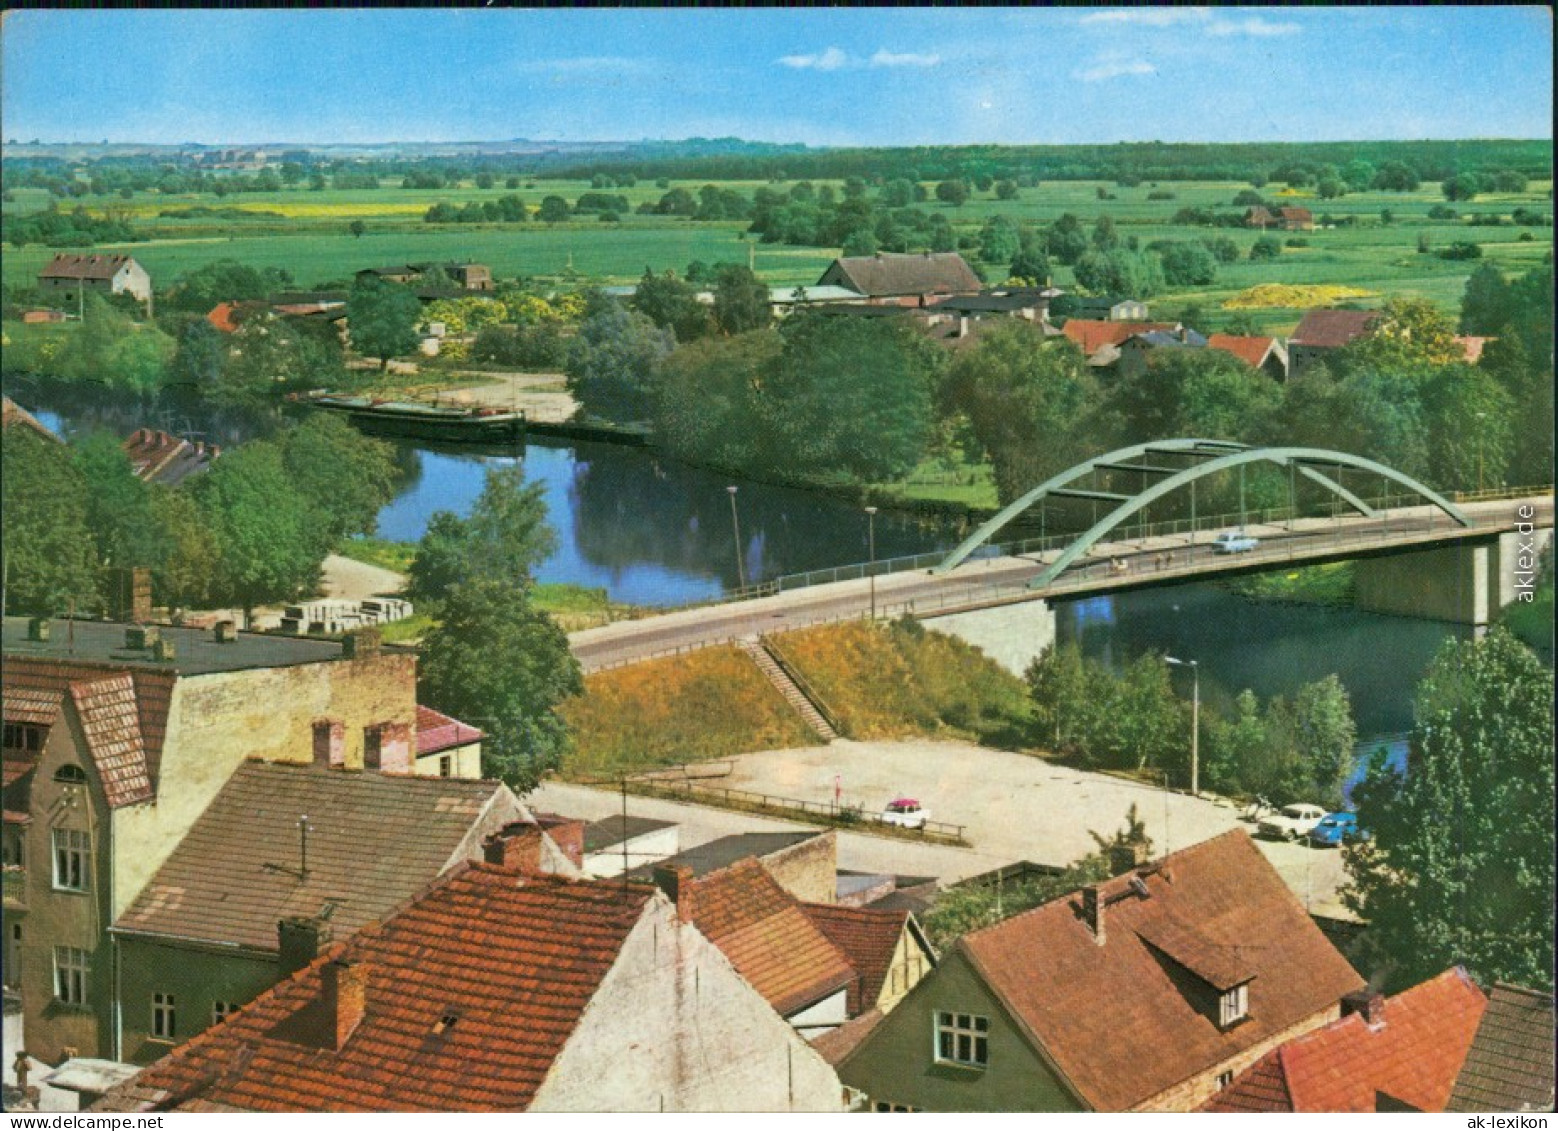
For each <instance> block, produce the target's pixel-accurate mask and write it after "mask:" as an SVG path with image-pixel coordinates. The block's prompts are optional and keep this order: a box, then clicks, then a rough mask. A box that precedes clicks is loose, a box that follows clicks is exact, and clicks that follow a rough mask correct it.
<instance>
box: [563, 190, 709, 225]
mask: <svg viewBox="0 0 1558 1131" xmlns="http://www.w3.org/2000/svg"><path fill="white" fill-rule="evenodd" d="M689 199H690V197H689ZM568 215H569V208H568V202H567V201H566V200H564V199H563V198H562V197H560V196H548V197H543V198H542V200H541V211H540V212H538V213H536V219H538V220H544V221H545V222H546V223H548V224H556V223H558V222H559V221H562V220H566V219H568Z"/></svg>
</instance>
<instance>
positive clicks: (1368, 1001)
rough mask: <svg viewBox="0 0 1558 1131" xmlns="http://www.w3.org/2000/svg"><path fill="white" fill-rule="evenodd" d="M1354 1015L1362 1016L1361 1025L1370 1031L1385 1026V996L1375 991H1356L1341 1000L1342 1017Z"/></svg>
mask: <svg viewBox="0 0 1558 1131" xmlns="http://www.w3.org/2000/svg"><path fill="white" fill-rule="evenodd" d="M1354 1013H1359V1014H1362V1015H1363V1023H1364V1024H1365V1025H1367V1026H1368V1027H1369V1028H1370V1029H1378V1028H1380V1027H1381V1026H1383V1025H1384V1024H1385V995H1384V994H1382V993H1379V992H1378V991H1376V990H1356V991H1354V992H1353V993H1350V994H1348V995H1347V996H1346V997H1344V998H1342V1016H1343V1017H1350V1016H1352V1015H1353V1014H1354Z"/></svg>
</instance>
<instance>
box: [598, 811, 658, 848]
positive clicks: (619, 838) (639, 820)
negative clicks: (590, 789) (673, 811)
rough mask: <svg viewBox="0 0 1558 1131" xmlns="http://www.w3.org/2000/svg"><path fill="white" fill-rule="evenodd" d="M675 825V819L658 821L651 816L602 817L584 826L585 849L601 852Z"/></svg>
mask: <svg viewBox="0 0 1558 1131" xmlns="http://www.w3.org/2000/svg"><path fill="white" fill-rule="evenodd" d="M675 827H676V822H675V821H656V820H653V819H652V818H650V817H623V816H621V815H620V814H618V815H617V816H614V817H602V818H601V819H600V820H598V821H594V822H592V823H590V824H588V825H585V826H584V851H586V852H599V851H601V850H602V849H605V848H610V847H611V846H612V845H617V844H621V843H622V842H623V841H625V840H632V839H633V838H634V837H640V836H643V835H644V834H645V833H653V832H659V831H660V830H661V829H673V828H675Z"/></svg>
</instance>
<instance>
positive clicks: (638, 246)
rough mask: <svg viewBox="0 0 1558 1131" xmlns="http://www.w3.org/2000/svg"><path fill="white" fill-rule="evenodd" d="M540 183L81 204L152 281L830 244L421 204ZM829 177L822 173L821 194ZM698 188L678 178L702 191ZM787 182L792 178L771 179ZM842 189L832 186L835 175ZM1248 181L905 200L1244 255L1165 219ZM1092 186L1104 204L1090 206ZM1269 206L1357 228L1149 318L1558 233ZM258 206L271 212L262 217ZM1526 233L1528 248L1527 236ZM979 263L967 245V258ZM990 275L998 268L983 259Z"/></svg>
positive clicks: (1436, 270)
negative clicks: (1457, 245)
mask: <svg viewBox="0 0 1558 1131" xmlns="http://www.w3.org/2000/svg"><path fill="white" fill-rule="evenodd" d="M526 183H527V184H530V185H533V186H534V187H521V188H519V189H517V190H511V189H507V188H504V187H501V182H500V187H495V188H492V189H485V190H484V189H477V188H475V187H461V188H453V189H450V188H445V189H402V188H400V187H398V185H397V186H396V187H385V188H381V189H379V190H376V191H375V190H362V189H355V190H342V191H335V190H325V191H321V192H312V191H309V190H307V189H305V188H294V189H288V190H285V191H282V192H276V193H244V194H230V195H228V196H226V197H222V198H218V197H216V196H215V195H213V194H209V193H206V194H181V195H170V196H162V195H160V194H157V193H154V192H153V193H137V194H136V195H135V196H134V197H132V198H131V199H129V200H120V199H119V198H117V197H115V198H111V199H109V198H98V197H94V198H90V199H88V200H87V202H86V205H87V207H88V209H89V210H91V211H93V212H95V213H100V212H114V213H122V214H124V215H127V216H128V217H129V218H130V219H131V220H132V221H133V222H134V223H135V224H136V225H137V226H139V227H140V228H142V229H143V230H145V231H146V232H147V233H148V235H150V236H151V237H152V238H151V239H149V240H147V241H146V242H137V243H130V244H103V245H99V247H98V248H96V249H95V250H98V251H104V252H130V253H132V254H134V255H135V257H136V258H137V259H138V260H140V262H141V263H142V264H143V265H144V266H145V267H146V268H147V270H148V271H150V272H151V274H152V276H153V278H154V280H156V282H157V285H158V286H159V288H162V287H166V286H167V285H169V284H170V283H171V282H172V281H173V280H175V279H176V278H177V277H178V276H179V275H181V274H183V273H184V272H186V271H189V270H190V269H192V268H194V267H198V266H200V265H201V264H204V263H208V262H211V261H212V260H216V259H237V260H239V261H241V262H244V263H248V264H251V265H253V266H257V267H260V266H274V267H282V268H285V269H287V270H288V271H290V272H291V273H292V275H293V277H294V279H296V281H297V283H298V285H299V286H301V287H309V286H317V285H320V284H323V283H327V282H339V281H342V280H345V279H348V278H350V277H351V275H352V273H353V272H355V271H357V270H359V269H361V268H363V267H370V266H378V265H383V264H389V263H395V262H400V261H418V260H440V259H449V260H465V259H470V260H476V261H479V262H483V263H487V264H488V265H490V266H491V267H492V269H493V271H494V272H495V273H496V274H497V275H498V276H499V277H535V276H539V277H544V278H573V279H577V280H579V281H581V282H596V283H627V282H631V281H633V280H634V279H636V278H638V277H639V276H640V275H642V273H643V271H644V269H645V268H646V267H647V268H649V269H651V270H654V271H663V270H666V269H671V270H676V271H678V272H680V271H682V270H684V269H685V268H686V266H687V264H688V263H689V262H691V261H692V260H695V259H701V260H703V261H705V262H708V263H714V262H719V261H736V262H748V261H749V258H750V262H752V263H753V264H754V265H755V267H756V269H757V271H758V273H759V275H761V276H762V277H763V278H764V279H766V280H768V281H769V282H771V283H773V284H776V285H790V284H804V283H809V282H812V281H814V280H815V279H816V278H817V276H818V275H819V274H821V272H822V270H823V269H824V268H825V267H826V265H827V263H828V261H829V260H830V259H831V258H832V257H833V256H834V255H836V254H837V249H836V248H818V247H792V246H787V245H783V244H763V243H757V242H755V241H754V240H748V239H746V238H745V237H744V229H745V227H746V222H744V221H718V222H698V221H692V220H687V219H680V218H673V217H663V216H637V215H624V216H623V218H622V220H621V222H619V223H612V224H603V223H600V222H599V221H597V220H595V219H594V218H593V217H588V218H580V219H577V220H570V221H568V222H564V223H560V224H555V225H552V224H543V223H540V222H538V221H535V220H531V221H528V222H526V223H522V224H497V223H491V224H488V223H483V224H440V225H433V224H426V223H424V222H423V221H422V219H421V216H422V213H423V212H424V211H425V210H426V209H427V208H428V207H429V206H430V205H432V204H434V203H436V202H438V201H447V202H449V203H451V204H454V205H457V206H458V205H462V204H464V203H466V202H469V201H483V200H491V199H496V198H497V197H500V196H503V195H506V194H508V193H510V192H516V193H517V194H518V195H519V196H520V197H521V198H522V199H523V200H524V201H525V203H526V204H527V205H529V206H530V207H531V208H532V209H533V208H535V207H536V206H538V205H539V204H540V202H541V200H542V198H543V197H545V196H548V195H558V196H562V197H564V198H566V199H568V200H569V201H570V202H571V201H573V200H576V199H577V198H578V197H579V195H580V194H581V193H583V192H587V191H592V190H591V188H590V185H589V183H588V182H585V181H554V180H537V181H532V182H526ZM716 183H717V184H719V186H720V187H722V188H731V189H736V190H738V191H740V192H742V193H743V194H744V195H750V194H751V192H752V191H753V190H754V189H755V188H757V187H758V186H759V182H753V181H725V182H716ZM824 183H826V182H815V184H816V185H817V187H819V188H820V187H821V186H822V185H823V184H824ZM702 184H703V182H699V181H685V182H676V187H682V188H687V189H689V190H691V191H692V192H693V193H694V194H696V192H697V190H698V189H699V188H701V187H702ZM770 187H774V188H777V189H780V190H783V189H786V188H788V187H789V186H788V185H787V184H785V185H775V186H770ZM834 188H835V189H836V190H840V191H841V190H842V185H841V184H838V183H835V184H834ZM1247 188H1249V185H1248V184H1245V183H1242V182H1233V181H1222V182H1204V181H1203V182H1161V183H1157V184H1154V183H1143V184H1141V185H1139V186H1136V187H1133V188H1125V187H1122V186H1118V185H1115V184H1113V183H1109V182H1103V181H1067V182H1050V183H1045V184H1043V185H1040V186H1038V187H1035V188H1028V189H1024V190H1022V192H1021V194H1020V196H1019V197H1018V198H1017V199H1015V200H1009V201H1002V200H996V199H995V198H994V197H993V195H992V194H990V193H975V194H974V196H973V197H972V198H971V199H970V200H969V202H968V203H966V204H965V205H963V206H961V207H956V208H954V207H949V206H947V205H944V204H940V203H936V202H934V201H932V202H925V203H921V204H919V205H917V206H916V207H919V208H922V209H925V210H928V211H936V212H940V213H942V214H944V215H946V216H947V217H948V218H949V219H950V220H951V222H952V225H953V228H954V231H955V232H956V234H957V235H958V236H959V237H960V238H970V239H972V238H975V237H977V235H978V232H979V228H980V226H981V224H982V223H983V222H984V221H985V220H986V219H987V218H988V217H991V216H1007V217H1010V218H1011V219H1013V220H1015V221H1018V222H1021V223H1032V224H1039V225H1042V224H1047V223H1049V222H1051V221H1053V220H1054V219H1055V218H1056V217H1058V216H1060V215H1061V214H1062V213H1065V212H1071V213H1074V214H1075V215H1077V216H1079V217H1080V218H1081V219H1082V220H1083V221H1084V223H1086V224H1088V225H1091V224H1092V222H1093V221H1094V220H1095V219H1096V218H1097V217H1099V216H1101V215H1108V216H1110V217H1111V218H1112V219H1113V220H1114V222H1115V224H1116V225H1117V227H1118V229H1119V232H1120V235H1121V236H1122V237H1130V236H1135V237H1136V238H1137V239H1138V240H1140V242H1141V243H1142V244H1146V243H1149V242H1151V241H1152V240H1156V239H1194V238H1197V237H1199V236H1202V235H1219V236H1230V237H1232V238H1233V239H1234V241H1235V242H1236V243H1237V244H1238V245H1239V247H1240V249H1241V251H1244V252H1246V253H1247V252H1248V249H1249V247H1250V245H1251V244H1253V243H1254V241H1255V239H1256V238H1257V237H1258V236H1259V235H1260V234H1261V233H1258V232H1253V231H1246V230H1243V229H1227V228H1223V229H1206V228H1191V227H1185V226H1183V225H1176V224H1174V223H1173V222H1172V217H1173V215H1174V213H1175V212H1177V211H1178V210H1179V209H1181V208H1186V207H1191V208H1204V209H1215V210H1217V211H1220V212H1227V211H1232V210H1234V206H1233V204H1232V200H1233V197H1234V196H1235V194H1237V193H1238V192H1240V191H1241V190H1244V189H1247ZM1100 189H1102V190H1103V191H1104V192H1106V193H1108V194H1109V195H1110V199H1100V196H1099V191H1100ZM596 191H605V192H609V193H612V194H615V195H621V196H625V197H626V198H627V199H628V202H629V204H630V205H631V206H635V207H636V206H637V205H638V204H639V203H641V202H643V201H646V200H657V199H658V198H659V197H660V196H661V194H662V193H664V192H665V191H666V190H665V189H663V188H661V187H658V186H657V185H656V184H655V183H654V182H653V181H648V180H641V181H639V182H638V183H637V184H636V185H635V186H633V187H632V188H624V189H606V190H596ZM1154 191H1158V192H1167V193H1172V194H1173V199H1171V200H1149V199H1148V196H1149V194H1151V193H1153V192H1154ZM1260 191H1261V192H1262V195H1263V196H1264V197H1265V198H1266V199H1267V200H1268V201H1269V202H1272V203H1291V204H1295V205H1301V206H1303V207H1307V208H1310V209H1311V210H1312V211H1313V212H1314V213H1315V214H1316V216H1317V217H1319V216H1321V215H1322V214H1330V215H1331V216H1333V217H1336V218H1337V219H1339V220H1340V219H1344V218H1347V217H1355V218H1356V224H1355V225H1354V226H1350V227H1337V228H1333V229H1330V230H1320V231H1315V232H1308V233H1301V234H1300V235H1301V237H1302V238H1304V239H1307V240H1308V242H1309V246H1307V247H1299V248H1284V250H1283V254H1282V256H1281V258H1280V259H1279V260H1277V261H1275V262H1258V263H1251V262H1249V261H1248V260H1247V259H1245V260H1241V261H1240V262H1237V263H1233V264H1225V265H1222V266H1221V268H1220V270H1219V273H1218V278H1217V281H1216V282H1215V283H1214V284H1212V285H1210V286H1207V287H1199V288H1188V289H1181V290H1179V291H1177V292H1174V293H1171V294H1168V295H1164V296H1160V297H1159V298H1158V299H1157V300H1156V301H1155V303H1154V306H1155V310H1154V313H1155V315H1159V316H1168V317H1174V316H1176V315H1178V314H1181V313H1182V312H1183V311H1184V310H1185V309H1186V308H1188V307H1190V306H1191V305H1193V304H1194V305H1199V306H1200V307H1202V308H1203V311H1204V312H1205V313H1204V314H1203V316H1202V318H1203V322H1204V323H1206V325H1207V328H1211V329H1215V328H1217V323H1218V320H1219V319H1220V318H1221V317H1223V316H1222V314H1221V312H1220V311H1219V310H1218V308H1219V306H1220V304H1221V303H1222V302H1223V301H1224V300H1226V299H1228V298H1229V297H1230V296H1232V295H1234V294H1236V293H1237V292H1238V291H1240V290H1242V289H1244V288H1246V287H1250V286H1253V285H1255V284H1257V283H1342V284H1348V285H1352V286H1356V287H1360V288H1364V289H1367V290H1371V291H1377V292H1379V293H1380V295H1381V299H1380V300H1370V301H1382V300H1383V298H1384V297H1389V296H1393V295H1410V296H1419V297H1423V298H1427V299H1430V300H1431V301H1433V302H1435V303H1437V304H1438V305H1440V306H1441V307H1443V308H1445V309H1447V310H1453V309H1455V307H1456V306H1457V305H1458V303H1459V301H1460V296H1461V291H1462V289H1463V287H1464V285H1465V280H1466V277H1467V276H1468V275H1469V274H1470V272H1471V270H1472V268H1473V267H1474V266H1475V265H1476V264H1475V263H1474V262H1464V261H1461V262H1448V261H1445V260H1442V259H1439V258H1438V257H1437V256H1436V255H1433V254H1426V255H1425V254H1421V253H1419V252H1418V251H1417V242H1418V237H1419V236H1420V235H1423V234H1426V235H1427V236H1428V238H1429V241H1430V244H1431V247H1432V248H1434V249H1438V248H1442V247H1444V246H1446V245H1447V244H1449V243H1451V242H1453V241H1457V240H1464V241H1471V242H1475V243H1477V244H1479V245H1480V246H1481V247H1482V249H1483V254H1484V257H1485V259H1487V260H1491V261H1492V262H1495V263H1497V264H1498V265H1499V266H1501V267H1503V268H1504V269H1505V270H1506V271H1511V272H1515V271H1523V270H1526V269H1528V268H1530V267H1532V266H1535V265H1536V264H1538V263H1539V262H1540V261H1541V260H1542V257H1543V256H1545V255H1546V254H1547V253H1548V252H1549V251H1550V250H1551V247H1552V229H1551V228H1550V227H1538V228H1532V229H1521V228H1516V227H1513V226H1503V227H1483V226H1472V225H1469V224H1467V223H1465V222H1463V221H1444V220H1434V219H1431V218H1430V217H1429V216H1428V212H1429V210H1430V209H1431V208H1432V207H1434V206H1435V205H1438V204H1443V203H1444V198H1443V195H1442V193H1441V191H1440V189H1439V186H1438V185H1437V184H1433V183H1425V184H1424V185H1423V186H1422V187H1421V188H1420V189H1418V190H1417V191H1415V192H1410V193H1387V192H1373V191H1371V192H1361V193H1353V194H1349V195H1347V196H1344V197H1342V198H1339V199H1337V200H1329V201H1322V200H1319V199H1316V198H1314V197H1312V196H1309V195H1307V194H1303V193H1292V192H1289V191H1285V190H1281V189H1279V188H1278V187H1277V186H1275V185H1268V186H1266V188H1264V189H1262V190H1260ZM1550 192H1551V182H1549V181H1533V182H1531V185H1530V188H1529V191H1527V192H1525V193H1521V194H1518V195H1517V194H1486V195H1483V196H1479V197H1478V198H1477V199H1476V200H1475V201H1472V202H1470V203H1464V202H1463V203H1458V204H1456V205H1453V207H1454V208H1455V209H1456V211H1457V212H1458V213H1460V214H1461V215H1462V216H1466V215H1471V214H1477V213H1500V214H1504V215H1506V216H1507V215H1508V214H1509V213H1510V212H1511V211H1512V210H1513V209H1514V208H1518V207H1524V208H1527V209H1529V210H1532V211H1536V212H1541V213H1544V214H1548V213H1550V212H1551V209H1552V203H1551V200H1550ZM14 198H15V199H14V200H12V201H10V202H7V203H6V204H5V206H4V207H5V210H6V211H7V212H8V213H11V212H14V213H26V212H29V211H33V210H36V209H38V208H43V207H46V206H47V204H48V200H49V197H48V195H47V194H46V193H45V192H44V191H43V190H42V189H18V190H16V191H15V193H14ZM192 207H203V208H211V209H239V210H242V211H245V212H250V213H254V215H253V216H252V217H243V218H227V217H210V216H206V217H192V218H165V217H161V216H160V215H159V214H160V213H161V212H163V211H164V210H179V209H187V208H192ZM1384 209H1388V210H1389V211H1390V212H1391V213H1392V215H1393V221H1392V222H1391V223H1390V224H1388V225H1386V224H1383V223H1382V222H1381V218H1380V213H1381V210H1384ZM265 213H273V214H274V213H279V214H280V215H279V216H277V215H270V216H267V215H265ZM353 220H361V221H362V222H363V223H364V224H365V225H366V226H367V230H366V233H365V234H364V235H363V236H362V237H360V238H355V237H353V236H351V235H350V234H349V233H348V231H347V225H348V224H349V223H350V222H351V221H353ZM1523 234H1529V236H1530V238H1529V239H1528V240H1525V241H1524V242H1522V238H1521V237H1522V235H1523ZM53 253H54V252H53V250H52V249H48V248H44V247H39V246H28V247H25V248H21V249H9V250H8V252H7V254H6V256H5V259H4V280H5V282H6V283H7V284H8V285H10V286H13V287H17V286H27V285H29V284H30V283H31V282H32V280H33V279H34V278H35V277H36V274H37V272H38V270H39V269H40V268H41V266H42V265H43V264H44V263H46V262H47V261H48V259H49V258H50V256H51V255H52V254H53ZM964 254H965V255H966V256H969V257H972V256H973V255H974V254H975V251H974V250H965V252H964ZM990 273H991V275H992V278H995V277H998V276H999V273H1000V271H999V269H998V268H992V269H991V271H990ZM1054 281H1055V282H1056V284H1058V285H1060V286H1062V287H1067V286H1070V285H1071V284H1072V283H1073V280H1072V279H1071V277H1070V271H1069V269H1067V268H1064V267H1060V268H1058V269H1057V271H1056V276H1055V280H1054ZM1300 313H1301V312H1300V311H1297V310H1282V309H1275V310H1265V311H1257V312H1255V318H1256V321H1257V322H1258V323H1259V324H1260V325H1261V326H1262V327H1263V328H1265V329H1268V330H1271V331H1276V332H1282V331H1286V330H1288V329H1291V327H1292V326H1293V324H1294V323H1296V321H1297V319H1298V317H1299V315H1300Z"/></svg>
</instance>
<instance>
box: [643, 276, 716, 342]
mask: <svg viewBox="0 0 1558 1131" xmlns="http://www.w3.org/2000/svg"><path fill="white" fill-rule="evenodd" d="M632 302H633V309H634V310H636V311H638V312H639V313H640V314H642V315H644V316H645V317H646V318H648V319H649V320H650V321H651V322H653V323H654V324H655V325H656V326H659V327H662V328H663V329H667V330H670V331H671V332H672V333H673V334H675V335H676V340H677V341H678V342H690V341H693V340H694V339H696V338H701V337H702V336H703V335H704V334H706V333H707V332H708V330H709V308H708V307H707V306H705V305H704V304H703V303H701V302H699V301H698V292H697V291H696V290H695V289H694V288H693V287H692V285H691V284H689V283H684V282H682V280H680V279H678V278H677V277H676V273H675V272H674V271H667V272H665V273H664V274H663V275H655V274H653V273H651V272H650V271H649V270H648V269H647V268H645V270H644V277H643V278H642V279H640V280H639V281H638V287H637V289H636V290H635V291H634V294H633V300H632Z"/></svg>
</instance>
